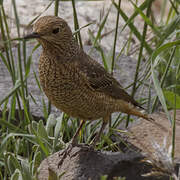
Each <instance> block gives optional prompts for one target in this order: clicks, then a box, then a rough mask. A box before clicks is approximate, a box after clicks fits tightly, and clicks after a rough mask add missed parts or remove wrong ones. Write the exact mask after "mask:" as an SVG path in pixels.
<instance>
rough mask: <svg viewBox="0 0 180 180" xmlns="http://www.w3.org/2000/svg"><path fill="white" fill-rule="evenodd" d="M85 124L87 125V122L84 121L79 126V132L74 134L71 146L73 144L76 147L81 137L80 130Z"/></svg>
mask: <svg viewBox="0 0 180 180" xmlns="http://www.w3.org/2000/svg"><path fill="white" fill-rule="evenodd" d="M84 123H85V121H84V120H82V121H81V123H80V125H79V128H78V130H77V131H76V133H75V134H74V136H73V138H72V140H71V144H72V145H73V146H75V145H76V144H77V136H78V135H79V132H80V130H81V129H82V127H83V125H84Z"/></svg>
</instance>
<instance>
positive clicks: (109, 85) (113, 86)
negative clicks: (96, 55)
mask: <svg viewBox="0 0 180 180" xmlns="http://www.w3.org/2000/svg"><path fill="white" fill-rule="evenodd" d="M83 56H84V57H83ZM83 56H81V59H82V60H81V61H80V62H79V63H78V66H79V70H80V71H81V72H82V73H83V74H84V75H85V78H86V80H87V84H88V86H89V87H91V88H92V89H93V90H95V91H99V92H103V93H105V94H107V95H109V96H111V97H113V98H115V99H122V100H124V101H127V102H131V103H132V104H134V105H135V106H139V107H141V106H140V105H139V104H138V103H137V102H136V101H135V100H134V99H133V98H132V97H131V96H130V95H129V94H128V93H127V92H126V91H125V90H124V89H123V88H122V86H121V85H120V84H119V82H118V81H117V80H116V79H115V78H114V77H113V76H112V75H111V74H109V73H108V72H107V71H106V70H105V69H104V68H103V67H102V66H101V65H100V64H99V63H98V62H96V61H94V60H93V59H91V57H89V56H88V55H86V54H84V55H83ZM141 108H142V107H141Z"/></svg>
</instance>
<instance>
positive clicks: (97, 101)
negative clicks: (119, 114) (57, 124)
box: [43, 83, 109, 120]
mask: <svg viewBox="0 0 180 180" xmlns="http://www.w3.org/2000/svg"><path fill="white" fill-rule="evenodd" d="M43 90H44V92H45V94H46V96H47V97H48V99H49V100H50V101H51V102H52V104H53V105H55V106H56V107H57V108H58V109H60V110H61V111H63V112H65V113H67V114H68V115H70V116H72V117H75V118H80V119H83V120H96V119H99V118H101V117H104V116H106V114H107V113H108V112H107V106H106V105H105V104H104V103H103V101H105V100H104V97H95V96H94V94H92V92H91V91H89V90H87V89H83V88H79V87H77V86H75V87H73V83H69V85H68V84H67V83H66V84H58V87H52V86H51V87H50V86H49V88H43ZM108 114H109V113H108Z"/></svg>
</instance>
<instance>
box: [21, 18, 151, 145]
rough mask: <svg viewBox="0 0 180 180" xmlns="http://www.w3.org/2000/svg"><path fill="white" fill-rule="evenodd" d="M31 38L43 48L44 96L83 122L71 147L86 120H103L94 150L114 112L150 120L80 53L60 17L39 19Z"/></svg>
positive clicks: (42, 73)
mask: <svg viewBox="0 0 180 180" xmlns="http://www.w3.org/2000/svg"><path fill="white" fill-rule="evenodd" d="M32 38H35V39H37V41H38V42H39V43H40V44H41V45H42V53H41V55H40V59H39V78H40V84H41V86H42V89H43V91H44V93H45V94H46V96H47V97H48V99H49V100H50V101H51V103H52V104H53V105H54V106H55V107H56V108H58V109H60V110H61V111H63V112H65V113H66V114H68V115H69V116H71V117H74V118H79V119H81V120H82V121H81V124H80V126H79V128H78V130H77V131H76V133H75V135H74V136H73V138H72V140H71V145H72V146H75V145H76V144H77V136H78V134H79V132H80V130H81V128H82V126H83V124H84V123H85V121H87V120H89V121H94V120H97V119H100V118H102V125H101V128H100V130H99V132H98V133H97V134H96V136H95V138H94V140H93V142H92V144H91V147H93V148H94V147H95V145H96V143H97V142H98V141H99V139H100V136H101V134H102V132H103V130H104V128H105V127H106V125H107V123H108V122H109V119H110V116H111V114H112V113H114V112H123V113H126V114H129V115H135V116H137V117H141V118H144V119H146V120H148V121H152V120H153V119H152V118H151V117H150V116H149V115H148V114H146V113H143V112H141V111H140V110H139V108H142V107H141V106H140V104H139V103H138V102H136V101H135V100H134V98H133V97H132V96H130V95H129V94H128V93H127V92H126V91H125V90H124V89H123V87H122V86H121V85H120V83H119V82H118V81H117V80H116V79H115V78H114V77H113V76H112V75H111V74H110V73H108V72H107V71H106V70H105V68H104V67H103V66H102V65H101V64H99V63H98V62H97V61H96V60H94V59H93V58H91V57H90V56H89V55H88V54H86V53H85V52H84V51H83V49H82V48H81V47H80V46H79V44H78V42H77V41H76V39H75V38H74V36H73V34H72V31H71V28H70V27H69V25H68V24H67V22H66V21H65V20H64V19H63V18H60V17H58V16H50V15H49V16H43V17H40V18H39V19H38V20H37V21H36V22H35V24H34V25H33V31H32V33H30V34H28V35H26V36H25V37H24V39H32Z"/></svg>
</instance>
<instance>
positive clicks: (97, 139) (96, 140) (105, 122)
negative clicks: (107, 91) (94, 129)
mask: <svg viewBox="0 0 180 180" xmlns="http://www.w3.org/2000/svg"><path fill="white" fill-rule="evenodd" d="M108 121H109V116H107V117H105V118H103V123H102V126H101V129H100V130H99V132H98V134H97V135H96V136H95V138H94V140H93V142H92V144H91V145H90V146H91V148H93V149H94V148H95V146H96V143H97V142H98V141H99V138H100V136H101V134H102V132H103V130H104V128H105V127H106V125H107V123H108Z"/></svg>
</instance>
